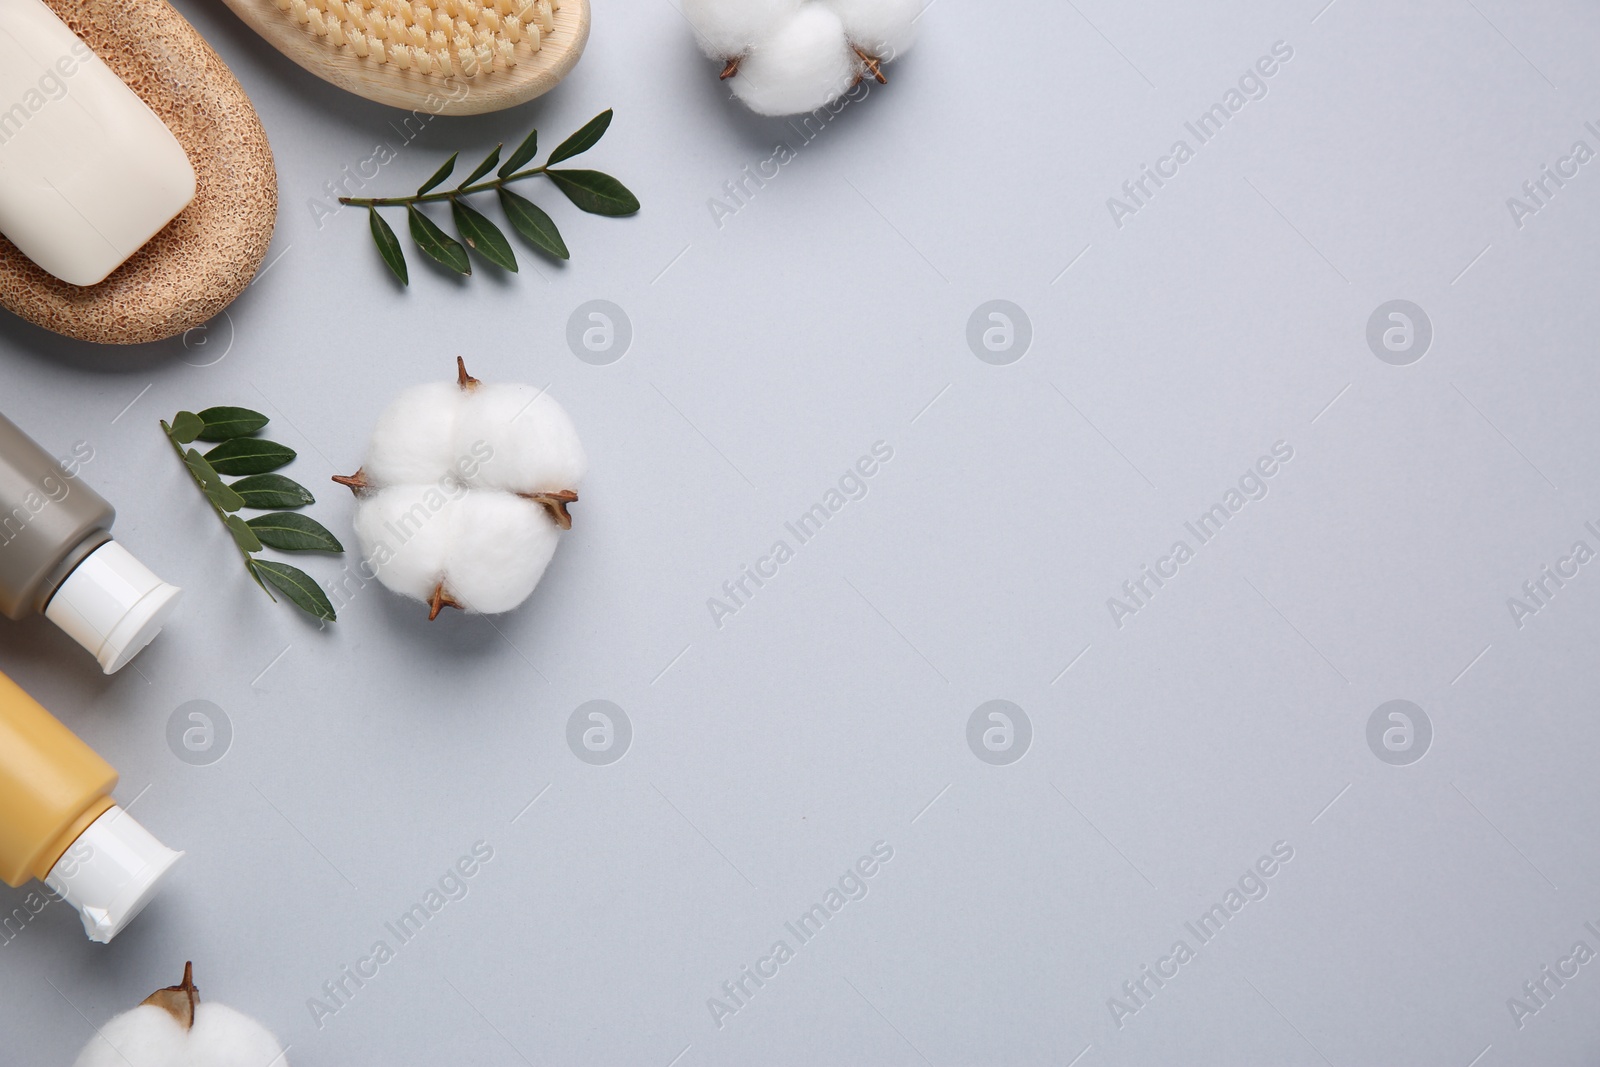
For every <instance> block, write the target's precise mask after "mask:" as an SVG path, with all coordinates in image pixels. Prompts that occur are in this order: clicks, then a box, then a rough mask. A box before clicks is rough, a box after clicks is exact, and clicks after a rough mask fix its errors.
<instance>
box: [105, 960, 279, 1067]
mask: <svg viewBox="0 0 1600 1067" xmlns="http://www.w3.org/2000/svg"><path fill="white" fill-rule="evenodd" d="M268 1064H270V1065H271V1067H289V1063H288V1060H287V1059H286V1058H285V1055H284V1048H283V1046H281V1045H279V1044H278V1039H277V1038H275V1037H273V1036H272V1034H271V1033H269V1032H268V1031H267V1029H266V1027H264V1026H262V1025H261V1024H260V1023H258V1022H256V1021H255V1020H254V1019H252V1018H250V1017H249V1016H248V1015H243V1014H241V1013H239V1012H237V1011H234V1010H233V1009H232V1008H229V1007H224V1006H223V1005H221V1004H202V1003H200V991H199V990H198V989H197V988H195V984H194V969H193V967H192V966H191V965H185V966H184V969H183V984H182V985H176V986H170V987H168V988H166V989H161V990H157V991H156V992H154V993H152V994H150V996H149V997H147V998H146V999H145V1001H144V1003H143V1004H140V1005H139V1006H138V1007H137V1008H134V1009H133V1010H132V1011H128V1012H124V1013H122V1014H121V1015H118V1016H117V1017H116V1018H114V1019H112V1020H111V1021H110V1022H108V1023H106V1024H105V1025H104V1026H102V1027H100V1029H99V1031H98V1033H97V1035H96V1036H95V1037H94V1038H93V1039H91V1040H90V1042H89V1044H87V1045H86V1046H84V1049H83V1051H82V1052H81V1053H79V1054H78V1059H77V1061H76V1062H75V1064H74V1067H266V1065H268Z"/></svg>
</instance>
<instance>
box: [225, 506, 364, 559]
mask: <svg viewBox="0 0 1600 1067" xmlns="http://www.w3.org/2000/svg"><path fill="white" fill-rule="evenodd" d="M245 525H247V526H249V527H250V529H252V530H254V531H255V533H256V536H257V537H259V538H260V539H261V543H262V544H264V545H266V546H267V547H268V548H276V549H278V550H280V551H283V552H343V551H344V546H343V545H341V544H340V543H339V539H338V538H337V537H335V536H333V534H332V533H330V532H329V531H328V528H327V527H326V526H324V525H322V523H320V522H318V521H317V520H316V519H313V518H311V517H309V516H307V515H297V514H295V513H294V512H292V511H275V512H273V513H272V514H271V515H261V516H259V517H257V518H254V519H251V520H249V521H248V522H247V523H246V524H245Z"/></svg>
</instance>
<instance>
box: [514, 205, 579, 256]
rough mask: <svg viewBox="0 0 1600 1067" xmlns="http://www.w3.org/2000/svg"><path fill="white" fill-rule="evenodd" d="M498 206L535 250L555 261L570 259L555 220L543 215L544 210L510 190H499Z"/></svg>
mask: <svg viewBox="0 0 1600 1067" xmlns="http://www.w3.org/2000/svg"><path fill="white" fill-rule="evenodd" d="M500 206H501V207H502V208H504V209H505V212H506V218H508V219H510V220H511V225H512V226H514V227H516V231H517V232H518V233H520V234H521V235H522V236H523V237H525V238H527V239H528V241H529V242H530V243H532V244H533V246H534V247H535V248H539V249H542V250H543V251H545V252H548V253H550V254H551V255H552V256H555V257H556V258H557V259H570V258H571V255H572V254H571V253H570V252H568V251H567V243H566V242H565V241H563V240H562V239H561V231H560V230H557V229H556V224H555V220H554V219H552V218H551V217H550V216H549V215H546V214H545V213H544V209H543V208H541V207H540V206H539V205H538V204H535V203H534V202H533V201H532V200H529V199H527V198H526V197H522V196H518V195H517V194H516V193H513V192H512V191H511V190H510V189H504V188H502V189H501V190H500Z"/></svg>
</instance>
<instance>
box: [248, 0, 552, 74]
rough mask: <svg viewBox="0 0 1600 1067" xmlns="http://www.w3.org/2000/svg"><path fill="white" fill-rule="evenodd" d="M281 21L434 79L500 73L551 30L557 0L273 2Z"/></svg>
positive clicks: (534, 49)
mask: <svg viewBox="0 0 1600 1067" xmlns="http://www.w3.org/2000/svg"><path fill="white" fill-rule="evenodd" d="M276 2H277V5H278V8H279V10H281V11H282V12H283V14H284V17H285V18H288V19H291V20H293V21H294V22H296V23H298V24H299V25H300V27H301V28H302V29H304V30H305V31H306V32H307V33H311V34H315V35H316V36H318V37H320V38H322V39H323V40H325V41H327V42H328V43H329V44H331V45H333V46H334V47H335V48H343V49H348V50H349V51H351V52H353V53H354V54H355V55H357V56H360V57H361V58H362V59H365V60H368V61H370V62H373V63H389V64H393V65H394V66H396V67H398V68H399V69H401V70H415V71H418V72H420V73H422V74H433V75H437V76H439V77H444V78H448V77H463V78H473V77H478V76H480V75H485V74H489V73H492V72H493V71H496V70H506V69H507V68H510V67H513V66H515V65H516V63H517V57H518V55H519V53H520V52H521V51H522V50H523V48H524V47H526V50H527V51H529V52H537V51H538V50H539V45H540V42H541V39H542V38H543V36H544V35H545V34H547V33H549V32H550V31H551V30H553V29H555V24H556V23H555V12H556V10H557V9H559V8H560V7H561V0H276Z"/></svg>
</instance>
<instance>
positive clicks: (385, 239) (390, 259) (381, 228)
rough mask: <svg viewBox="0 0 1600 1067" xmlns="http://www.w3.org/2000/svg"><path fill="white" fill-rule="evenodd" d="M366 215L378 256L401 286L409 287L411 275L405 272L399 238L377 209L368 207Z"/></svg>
mask: <svg viewBox="0 0 1600 1067" xmlns="http://www.w3.org/2000/svg"><path fill="white" fill-rule="evenodd" d="M367 213H368V216H369V218H370V221H371V223H372V243H373V244H375V245H377V246H378V255H380V256H382V257H383V261H384V262H385V263H386V264H388V266H389V269H390V270H392V271H394V276H395V277H396V278H399V279H400V284H401V285H410V284H411V274H410V273H409V272H408V271H407V270H406V254H405V252H404V251H402V250H401V248H400V238H398V237H396V236H395V235H394V231H393V230H391V229H390V228H389V224H388V223H387V222H385V221H384V220H383V216H382V215H380V214H378V209H377V208H375V207H369V208H367Z"/></svg>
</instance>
